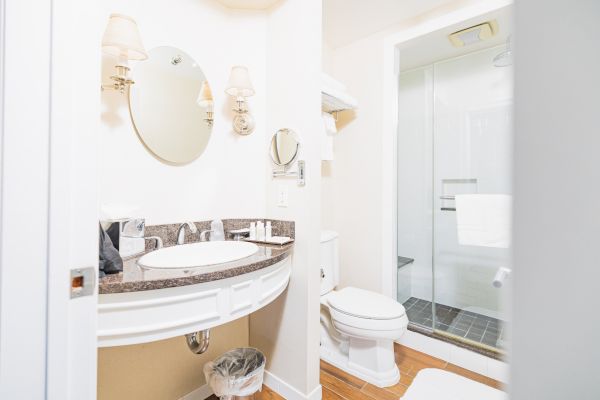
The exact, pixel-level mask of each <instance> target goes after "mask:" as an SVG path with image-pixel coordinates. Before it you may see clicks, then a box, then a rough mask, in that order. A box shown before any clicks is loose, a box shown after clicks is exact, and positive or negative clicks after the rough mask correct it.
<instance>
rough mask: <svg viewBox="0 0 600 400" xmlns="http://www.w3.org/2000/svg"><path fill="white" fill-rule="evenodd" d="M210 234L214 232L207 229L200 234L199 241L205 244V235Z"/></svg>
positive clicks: (206, 238)
mask: <svg viewBox="0 0 600 400" xmlns="http://www.w3.org/2000/svg"><path fill="white" fill-rule="evenodd" d="M212 232H214V231H213V230H212V229H208V230H205V231H202V232H200V241H201V242H207V241H208V236H207V234H209V233H212Z"/></svg>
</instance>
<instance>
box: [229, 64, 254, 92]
mask: <svg viewBox="0 0 600 400" xmlns="http://www.w3.org/2000/svg"><path fill="white" fill-rule="evenodd" d="M225 93H227V94H228V95H230V96H234V97H250V96H252V95H254V87H253V86H252V82H251V81H250V74H248V68H246V67H244V66H241V65H236V66H234V67H232V68H231V74H230V75H229V83H228V84H227V89H225Z"/></svg>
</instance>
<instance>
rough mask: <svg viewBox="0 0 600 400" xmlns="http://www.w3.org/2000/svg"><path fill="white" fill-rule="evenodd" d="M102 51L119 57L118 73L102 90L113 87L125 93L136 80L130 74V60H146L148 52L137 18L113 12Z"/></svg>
mask: <svg viewBox="0 0 600 400" xmlns="http://www.w3.org/2000/svg"><path fill="white" fill-rule="evenodd" d="M102 51H103V52H104V53H106V54H109V55H112V56H115V57H117V59H118V61H117V64H116V65H115V68H116V70H117V73H116V74H115V75H112V76H111V77H110V79H112V80H113V81H114V83H112V84H103V85H102V90H105V89H113V90H118V91H119V92H121V93H125V89H127V88H129V86H130V85H132V84H133V83H134V82H133V80H132V79H131V77H130V74H129V71H130V69H129V65H128V61H129V60H145V59H147V58H148V53H146V50H145V49H144V45H143V44H142V38H141V37H140V32H139V31H138V28H137V24H136V23H135V20H134V19H133V18H131V17H128V16H127V15H122V14H111V15H110V17H109V18H108V24H107V25H106V30H105V31H104V36H103V37H102Z"/></svg>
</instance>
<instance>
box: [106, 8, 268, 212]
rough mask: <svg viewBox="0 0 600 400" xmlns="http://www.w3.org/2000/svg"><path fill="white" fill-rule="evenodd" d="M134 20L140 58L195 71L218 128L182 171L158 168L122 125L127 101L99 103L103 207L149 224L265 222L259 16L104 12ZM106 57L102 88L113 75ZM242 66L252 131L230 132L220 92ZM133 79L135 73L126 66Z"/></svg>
mask: <svg viewBox="0 0 600 400" xmlns="http://www.w3.org/2000/svg"><path fill="white" fill-rule="evenodd" d="M103 10H104V12H105V15H104V17H105V18H108V15H109V14H110V13H112V12H120V13H124V14H127V15H130V16H132V17H133V18H134V19H135V20H136V21H137V23H138V26H139V29H140V32H141V35H142V39H143V42H144V45H145V47H146V49H152V48H153V47H156V46H165V45H169V46H174V47H178V48H181V49H182V50H184V51H185V52H186V53H188V54H189V55H190V56H191V57H192V58H194V60H196V61H197V62H198V64H199V65H200V66H201V68H202V70H203V71H204V74H205V75H206V77H207V78H208V81H209V82H210V85H211V88H212V90H213V95H214V97H215V121H214V127H213V131H212V135H211V138H210V141H209V143H208V146H207V148H206V150H205V152H204V153H203V154H202V155H201V156H200V157H199V158H198V159H196V160H195V161H193V162H191V163H190V164H187V165H183V166H171V165H166V164H163V163H162V162H160V161H158V160H157V159H156V158H155V157H154V156H153V155H152V154H151V153H150V152H149V151H147V150H146V148H145V147H144V146H143V145H142V143H141V142H140V140H139V138H138V136H137V134H136V132H135V130H134V128H133V125H132V123H131V120H130V117H129V110H128V103H127V96H123V95H121V94H119V93H117V92H104V93H103V94H102V106H103V109H102V130H101V132H100V163H101V165H100V178H99V179H100V184H99V197H100V202H101V203H116V204H126V205H131V206H137V207H139V210H138V214H139V215H140V216H142V217H145V218H146V222H147V223H148V224H161V223H173V222H179V221H184V220H196V221H197V220H206V219H213V218H218V217H220V218H235V217H260V216H263V215H264V213H265V201H266V200H265V189H264V188H265V184H266V176H265V174H264V170H265V165H266V158H265V154H266V145H265V140H264V138H265V135H266V134H267V133H266V128H267V126H266V114H265V102H266V90H265V89H266V27H267V25H266V13H265V12H264V11H239V10H231V9H228V8H224V7H222V6H220V5H219V4H218V3H217V2H216V1H212V0H175V1H173V2H170V3H169V5H168V6H167V5H166V4H165V3H164V2H162V1H158V0H151V1H147V0H146V1H142V0H132V1H127V2H122V1H117V0H110V1H107V2H103ZM112 61H113V59H111V58H109V57H106V56H105V57H104V61H103V80H104V81H105V82H107V81H108V75H110V74H111V73H112V72H113V70H112V69H111V68H112V65H113V64H111V62H112ZM236 64H242V65H246V66H247V67H248V69H249V71H250V76H251V79H252V83H253V84H254V87H255V89H256V95H255V96H253V97H251V98H250V99H249V107H250V110H251V112H252V114H253V115H254V117H255V119H256V128H255V131H254V132H253V133H252V134H251V135H249V136H239V135H237V134H235V133H234V132H233V131H232V127H231V120H232V117H233V113H232V112H231V108H232V106H233V104H232V103H231V100H230V98H229V97H230V96H228V95H226V94H225V92H224V90H225V85H226V83H227V79H228V77H229V71H230V69H231V66H232V65H236ZM132 70H133V75H134V78H135V65H133V68H132Z"/></svg>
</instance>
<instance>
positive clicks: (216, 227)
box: [210, 219, 225, 241]
mask: <svg viewBox="0 0 600 400" xmlns="http://www.w3.org/2000/svg"><path fill="white" fill-rule="evenodd" d="M210 230H211V231H212V232H211V233H210V240H211V241H214V240H225V230H224V229H223V221H221V220H220V219H215V220H214V221H213V222H211V223H210Z"/></svg>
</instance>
